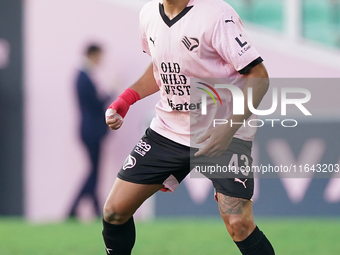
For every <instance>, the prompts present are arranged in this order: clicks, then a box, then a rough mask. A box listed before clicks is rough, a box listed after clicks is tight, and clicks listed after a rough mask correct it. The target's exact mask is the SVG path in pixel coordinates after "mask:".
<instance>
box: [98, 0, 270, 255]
mask: <svg viewBox="0 0 340 255" xmlns="http://www.w3.org/2000/svg"><path fill="white" fill-rule="evenodd" d="M140 30H141V40H142V47H143V51H144V52H145V53H147V54H148V55H150V56H151V59H152V63H151V64H150V65H149V66H148V68H147V69H146V71H145V72H144V73H143V75H142V76H141V77H140V78H139V79H138V80H137V81H136V83H134V84H133V85H132V86H131V87H130V88H128V89H126V90H125V91H124V92H123V93H122V94H121V95H120V96H119V98H118V99H117V100H116V101H115V102H113V103H112V104H111V106H110V107H109V109H108V110H107V112H106V123H107V124H108V125H109V127H110V128H111V129H112V130H116V129H119V128H120V127H121V126H122V124H123V118H124V117H125V115H126V113H127V112H128V109H129V107H130V105H132V104H134V103H135V102H136V101H138V100H140V99H143V98H145V97H147V96H149V95H151V94H153V93H155V92H158V91H159V93H160V100H159V102H158V103H157V104H156V107H155V111H156V116H155V117H154V119H153V120H152V123H151V125H150V128H148V129H147V130H146V133H145V135H144V136H143V137H142V139H141V140H140V141H139V142H138V143H137V145H136V146H135V147H134V149H133V150H132V152H131V153H130V155H128V157H127V158H126V160H125V162H124V164H123V166H122V168H121V170H120V171H119V173H118V178H117V179H116V180H115V183H114V185H113V187H112V189H111V191H110V194H109V196H108V198H107V200H106V203H105V205H104V217H103V218H104V219H103V227H104V228H103V232H102V234H103V238H104V242H105V245H106V252H107V254H110V255H112V254H119V255H125V254H126V255H127V254H131V250H132V248H133V245H134V242H135V225H134V221H133V214H134V212H135V211H136V210H137V208H138V207H139V206H140V205H141V204H142V203H143V202H144V201H145V200H146V199H147V198H148V197H150V196H151V195H152V194H154V193H155V192H157V191H158V190H163V191H165V190H169V191H172V192H173V191H174V190H175V189H176V187H177V186H178V185H179V183H180V182H181V181H182V180H183V179H184V178H185V176H186V175H187V174H188V173H189V172H190V170H191V169H190V168H191V167H190V165H191V163H192V162H195V161H197V162H198V161H200V160H201V161H202V160H203V161H204V159H206V158H209V159H216V161H219V160H220V159H221V157H222V160H225V159H228V160H229V161H231V160H232V158H234V155H236V156H237V158H238V160H237V161H238V165H239V166H240V165H242V164H243V165H244V166H247V165H250V164H251V162H252V159H251V156H250V151H251V145H252V142H251V141H252V140H253V138H254V135H255V132H256V128H254V127H250V126H246V125H243V124H242V123H243V121H244V120H247V119H249V118H254V116H253V115H252V114H251V112H250V110H249V108H248V106H247V104H245V105H244V108H245V109H244V114H243V115H234V114H233V113H232V111H229V110H228V111H227V110H226V111H224V112H223V114H224V118H225V119H227V120H228V123H230V122H231V121H232V122H233V123H237V124H234V125H232V126H231V125H227V124H224V125H219V126H217V127H212V126H211V125H210V124H211V123H210V124H209V125H208V128H207V129H206V130H205V131H204V133H203V134H201V136H200V137H198V139H197V140H194V139H191V142H190V138H191V136H192V132H191V130H190V114H191V112H194V111H197V110H199V107H200V106H202V104H201V103H202V102H195V103H194V104H193V103H192V102H191V101H190V100H191V98H190V93H191V92H192V90H193V88H192V87H190V78H202V79H204V78H226V79H229V80H232V81H234V84H235V86H238V87H239V88H240V89H242V91H243V93H244V96H245V98H247V95H248V94H247V91H248V88H252V91H253V92H252V97H253V98H252V99H253V105H254V107H255V108H256V107H257V106H258V105H259V103H260V101H261V100H262V97H263V96H264V94H265V93H266V91H267V89H268V86H269V81H268V74H267V71H266V69H265V67H264V65H263V64H262V58H261V57H260V55H259V54H258V52H257V51H256V50H255V48H254V47H253V46H252V45H251V43H250V41H249V39H248V37H247V36H246V34H245V31H244V28H243V25H242V23H241V21H240V18H239V16H238V14H237V13H236V12H235V11H234V10H233V9H232V7H231V6H230V5H228V4H227V3H225V2H224V1H222V0H163V1H160V0H153V1H150V2H148V3H147V4H146V5H145V6H144V7H143V9H142V10H141V13H140ZM222 100H224V101H223V103H228V104H231V103H230V98H229V99H225V98H222ZM245 101H247V100H245ZM228 109H232V105H229V108H228ZM193 141H194V142H193ZM190 146H191V147H194V148H190ZM233 160H234V159H233ZM243 177H244V176H243ZM211 181H212V184H213V186H214V188H215V191H216V196H215V198H216V200H217V202H218V207H219V211H220V214H221V216H222V219H223V221H224V223H225V225H226V228H227V231H228V232H229V234H230V236H231V237H232V239H233V240H234V241H235V243H236V245H237V246H238V248H239V249H240V251H241V253H242V254H255V255H260V254H261V255H266V254H274V250H273V248H272V246H271V244H270V242H269V241H268V239H267V238H266V236H265V235H264V234H263V232H262V231H260V229H259V228H258V227H257V226H256V224H255V221H254V218H253V213H252V201H251V198H252V195H253V189H254V181H253V178H250V176H249V177H248V178H242V177H241V175H240V174H236V173H235V176H232V177H230V178H211ZM193 234H194V233H193Z"/></svg>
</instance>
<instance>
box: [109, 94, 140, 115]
mask: <svg viewBox="0 0 340 255" xmlns="http://www.w3.org/2000/svg"><path fill="white" fill-rule="evenodd" d="M139 99H140V96H139V94H138V93H137V92H136V91H135V90H133V89H131V88H128V89H126V90H125V91H124V92H123V93H122V94H121V95H120V96H119V97H118V98H117V100H116V101H114V102H113V103H112V104H111V105H110V106H109V108H108V109H114V110H116V111H117V113H118V114H119V115H120V116H122V117H123V118H124V117H125V115H126V113H127V112H128V110H129V108H130V105H133V104H134V103H135V102H137V101H138V100H139Z"/></svg>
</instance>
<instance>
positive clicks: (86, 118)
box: [76, 71, 108, 143]
mask: <svg viewBox="0 0 340 255" xmlns="http://www.w3.org/2000/svg"><path fill="white" fill-rule="evenodd" d="M76 88H77V95H78V102H79V106H80V112H81V125H80V130H81V138H82V139H83V140H84V141H85V142H90V143H91V142H96V141H98V140H100V139H101V138H102V137H103V136H104V135H105V134H106V132H107V130H108V129H107V125H106V123H105V110H106V109H105V102H106V100H103V99H100V98H99V97H98V95H97V91H96V87H95V85H94V84H93V82H92V80H91V78H90V77H89V76H88V74H87V73H86V72H85V71H79V73H78V76H77V83H76Z"/></svg>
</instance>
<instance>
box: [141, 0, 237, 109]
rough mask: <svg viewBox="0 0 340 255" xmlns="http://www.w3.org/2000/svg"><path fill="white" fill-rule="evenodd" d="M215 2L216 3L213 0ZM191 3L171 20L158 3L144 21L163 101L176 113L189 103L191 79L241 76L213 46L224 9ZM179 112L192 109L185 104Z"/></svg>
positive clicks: (199, 2) (150, 9)
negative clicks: (229, 66)
mask: <svg viewBox="0 0 340 255" xmlns="http://www.w3.org/2000/svg"><path fill="white" fill-rule="evenodd" d="M212 1H214V0H212ZM192 2H193V3H192V4H193V5H191V2H189V4H188V7H187V9H186V10H184V11H183V12H182V13H180V14H179V15H178V17H176V19H177V20H176V21H172V23H171V21H170V20H168V19H167V17H166V16H165V14H164V12H163V13H162V9H161V8H160V6H159V4H158V3H155V4H153V5H152V6H150V7H149V12H150V13H148V15H145V16H146V17H145V20H144V22H143V24H142V25H143V26H144V31H145V36H146V39H147V41H148V49H149V52H150V55H151V58H152V62H153V65H154V74H155V78H156V81H157V82H158V84H159V86H160V90H161V95H162V98H163V99H166V100H167V103H168V105H169V106H170V107H171V108H172V110H174V109H176V105H180V104H185V102H189V100H188V99H189V96H190V89H191V88H190V78H222V77H230V76H232V75H237V74H236V72H235V70H233V69H232V68H231V69H230V70H229V69H228V63H225V61H223V59H222V58H221V57H220V56H219V55H218V53H217V52H216V51H215V50H214V48H213V46H212V35H213V33H214V28H215V25H216V21H217V20H218V19H219V17H220V15H221V14H222V11H223V10H222V9H221V8H216V6H214V5H208V4H205V0H203V1H200V0H198V1H197V0H196V1H192ZM190 6H192V7H190ZM180 108H181V106H179V107H177V109H176V110H184V111H186V110H189V106H187V105H183V107H182V109H180Z"/></svg>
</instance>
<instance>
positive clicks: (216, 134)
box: [195, 125, 233, 157]
mask: <svg viewBox="0 0 340 255" xmlns="http://www.w3.org/2000/svg"><path fill="white" fill-rule="evenodd" d="M232 139H233V133H232V132H230V130H228V128H227V126H226V125H220V126H218V127H214V128H212V129H210V130H208V131H207V132H206V133H205V134H204V135H203V136H201V137H199V138H198V140H197V141H196V143H197V144H200V143H202V142H204V141H206V140H207V143H206V145H205V146H204V147H203V148H201V149H199V150H198V152H196V153H195V156H196V157H197V156H201V155H204V156H207V157H216V156H220V155H221V154H222V153H223V152H225V151H226V150H227V148H228V146H229V144H230V142H231V140H232Z"/></svg>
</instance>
